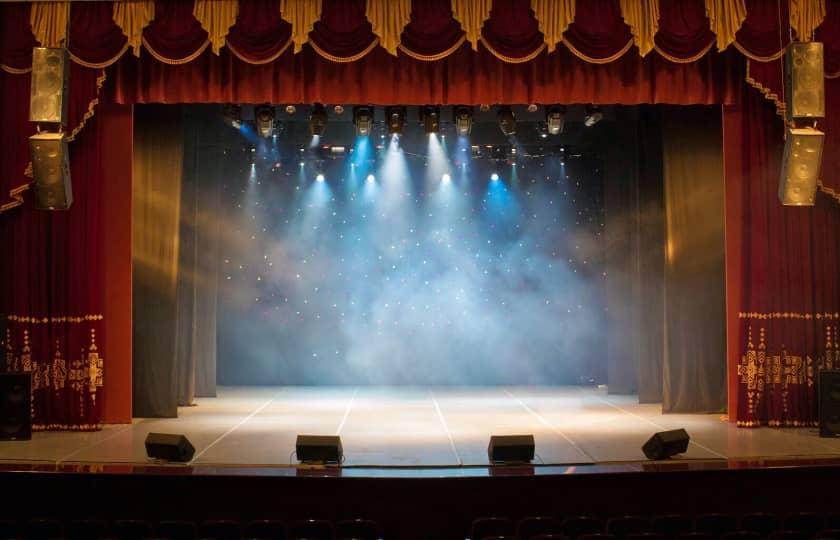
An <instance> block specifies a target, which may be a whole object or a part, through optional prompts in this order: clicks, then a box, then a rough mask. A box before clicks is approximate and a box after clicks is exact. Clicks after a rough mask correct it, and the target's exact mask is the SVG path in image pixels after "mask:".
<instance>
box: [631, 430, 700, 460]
mask: <svg viewBox="0 0 840 540" xmlns="http://www.w3.org/2000/svg"><path fill="white" fill-rule="evenodd" d="M690 439H691V437H689V436H688V433H687V432H686V431H685V430H684V429H672V430H670V431H660V432H659V433H654V434H653V437H651V438H650V439H648V442H646V443H645V445H644V446H642V452H644V453H645V456H647V458H648V459H666V458H669V457H671V456H674V455H677V454H682V453H683V452H685V451H686V450H688V441H689V440H690Z"/></svg>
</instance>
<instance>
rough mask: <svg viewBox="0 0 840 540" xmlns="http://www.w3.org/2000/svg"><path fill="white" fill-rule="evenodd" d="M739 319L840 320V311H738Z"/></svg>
mask: <svg viewBox="0 0 840 540" xmlns="http://www.w3.org/2000/svg"><path fill="white" fill-rule="evenodd" d="M738 318H739V319H802V320H811V319H816V320H820V319H826V320H840V313H830V312H824V313H799V312H789V311H775V312H768V313H760V312H755V311H752V312H740V313H738Z"/></svg>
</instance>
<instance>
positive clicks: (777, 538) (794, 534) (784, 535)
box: [767, 531, 808, 540]
mask: <svg viewBox="0 0 840 540" xmlns="http://www.w3.org/2000/svg"><path fill="white" fill-rule="evenodd" d="M767 540H808V535H807V534H805V533H803V532H802V531H773V532H771V533H770V535H769V536H768V537H767Z"/></svg>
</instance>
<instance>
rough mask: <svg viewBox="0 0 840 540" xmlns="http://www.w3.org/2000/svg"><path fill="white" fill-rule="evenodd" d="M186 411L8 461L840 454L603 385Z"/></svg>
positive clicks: (249, 400) (59, 442) (236, 404)
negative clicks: (300, 446) (642, 400)
mask: <svg viewBox="0 0 840 540" xmlns="http://www.w3.org/2000/svg"><path fill="white" fill-rule="evenodd" d="M179 415H180V416H179V418H173V419H136V420H135V421H134V422H133V423H132V424H130V425H109V426H106V427H105V428H104V429H103V430H102V431H100V432H95V433H69V432H53V433H36V434H34V436H33V439H32V440H31V441H22V442H2V443H0V463H6V464H9V463H42V464H58V465H70V464H80V463H81V464H146V463H148V461H149V460H148V459H147V458H146V454H145V450H144V446H143V442H144V439H145V437H146V434H147V433H149V432H168V433H184V434H186V435H187V437H188V438H189V439H190V441H191V442H192V443H193V445H194V446H195V448H196V453H195V458H194V460H193V462H192V465H193V466H196V467H202V466H206V467H213V466H235V467H239V466H278V467H282V466H288V465H290V464H294V463H296V460H295V459H294V455H293V450H294V443H295V437H296V435H297V434H299V433H309V434H339V435H341V438H342V442H343V445H344V453H345V463H344V465H345V466H348V467H365V466H372V467H460V466H464V467H466V466H482V465H487V464H488V461H487V442H488V438H489V436H490V435H491V434H513V433H533V434H534V436H535V439H536V453H537V456H538V457H537V459H536V460H535V463H537V464H545V465H570V464H605V463H615V462H642V461H645V456H644V454H643V453H642V452H641V450H640V448H641V446H642V444H643V443H644V442H645V441H646V440H647V439H648V438H649V437H650V435H651V434H653V433H654V432H657V431H662V430H667V429H675V428H680V427H682V428H685V429H686V430H687V431H688V433H689V434H690V435H691V444H690V445H689V448H688V452H687V453H686V454H684V455H682V456H680V457H678V458H676V459H679V460H682V461H692V462H695V461H697V460H743V459H752V458H773V459H775V458H794V457H797V458H817V457H827V458H828V457H834V458H837V457H840V440H834V439H821V438H819V437H818V436H817V430H816V429H815V428H802V429H790V428H785V429H778V428H761V429H738V428H736V427H735V426H734V425H733V424H731V423H729V422H726V421H725V420H723V419H722V418H721V416H720V415H717V414H709V415H702V414H662V413H661V412H660V406H659V405H658V404H651V405H642V404H639V403H637V402H636V398H635V396H610V395H607V394H606V391H605V389H603V388H593V387H468V388H453V387H434V388H431V387H417V388H412V387H387V388H386V387H383V388H380V387H221V388H219V395H218V397H217V398H200V399H197V400H196V405H195V406H194V407H183V408H181V409H180V411H179Z"/></svg>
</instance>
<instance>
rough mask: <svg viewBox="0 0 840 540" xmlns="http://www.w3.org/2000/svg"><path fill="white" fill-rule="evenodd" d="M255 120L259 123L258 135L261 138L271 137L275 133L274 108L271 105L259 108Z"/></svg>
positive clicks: (255, 111) (256, 110)
mask: <svg viewBox="0 0 840 540" xmlns="http://www.w3.org/2000/svg"><path fill="white" fill-rule="evenodd" d="M254 119H255V120H256V123H257V133H259V134H260V136H261V137H266V138H268V137H271V135H272V134H273V133H274V107H273V106H271V105H269V104H265V105H259V106H257V108H256V109H255V110H254Z"/></svg>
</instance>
